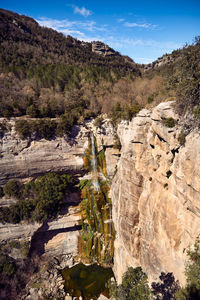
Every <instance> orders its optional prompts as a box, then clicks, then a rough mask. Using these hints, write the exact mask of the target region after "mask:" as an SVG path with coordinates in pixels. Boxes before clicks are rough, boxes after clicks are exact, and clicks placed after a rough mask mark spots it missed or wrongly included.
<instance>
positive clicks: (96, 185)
mask: <svg viewBox="0 0 200 300" xmlns="http://www.w3.org/2000/svg"><path fill="white" fill-rule="evenodd" d="M90 139H91V147H92V159H91V165H92V177H93V178H92V184H93V186H94V189H95V191H99V190H100V185H99V181H98V171H97V158H96V151H95V145H94V135H93V133H91V134H90Z"/></svg>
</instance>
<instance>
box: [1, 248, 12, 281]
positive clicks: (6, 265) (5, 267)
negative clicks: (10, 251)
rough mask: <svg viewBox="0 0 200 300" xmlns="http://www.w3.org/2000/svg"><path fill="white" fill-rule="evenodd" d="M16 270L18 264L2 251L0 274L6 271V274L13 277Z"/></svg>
mask: <svg viewBox="0 0 200 300" xmlns="http://www.w3.org/2000/svg"><path fill="white" fill-rule="evenodd" d="M15 271H16V266H15V263H14V261H13V260H12V259H11V258H10V257H9V256H8V255H5V254H3V253H0V274H2V273H4V274H5V275H7V276H9V277H11V276H12V275H14V273H15Z"/></svg>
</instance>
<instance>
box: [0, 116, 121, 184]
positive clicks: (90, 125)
mask: <svg viewBox="0 0 200 300" xmlns="http://www.w3.org/2000/svg"><path fill="white" fill-rule="evenodd" d="M15 120H16V119H11V120H10V121H6V122H7V126H8V127H9V130H8V131H7V132H5V134H4V135H3V137H2V138H1V137H0V185H2V184H4V183H6V182H7V181H8V180H9V179H12V178H15V179H19V178H25V179H26V178H30V177H32V176H37V175H39V174H44V173H47V172H75V173H80V172H81V171H82V170H83V155H84V151H85V149H86V148H87V146H88V135H89V132H90V130H92V131H93V132H94V134H95V136H96V137H97V140H98V145H99V146H101V145H102V141H104V143H105V145H106V146H108V147H107V151H106V156H107V169H108V173H109V175H110V176H112V175H113V173H114V165H115V164H116V159H117V157H116V156H114V154H115V152H116V150H112V146H113V142H114V131H113V127H112V125H111V124H110V122H109V120H106V119H105V120H104V123H103V124H102V127H101V129H99V128H97V127H96V126H95V125H94V120H92V121H90V122H89V121H88V122H85V123H84V124H82V125H77V126H74V128H73V130H72V133H71V136H70V137H69V136H65V137H62V138H60V137H56V138H55V139H52V140H45V139H41V140H33V139H26V140H21V139H20V138H19V136H18V135H17V133H16V131H15V126H14V125H15ZM1 122H5V120H4V119H3V118H0V123H1ZM110 147H111V148H110Z"/></svg>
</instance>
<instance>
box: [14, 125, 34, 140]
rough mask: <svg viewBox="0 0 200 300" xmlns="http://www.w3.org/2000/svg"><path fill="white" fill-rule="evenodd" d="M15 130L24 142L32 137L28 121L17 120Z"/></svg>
mask: <svg viewBox="0 0 200 300" xmlns="http://www.w3.org/2000/svg"><path fill="white" fill-rule="evenodd" d="M15 130H16V132H17V134H18V135H19V137H20V138H21V139H22V140H24V139H26V138H28V137H30V136H31V128H30V124H29V122H28V121H27V120H17V121H16V122H15Z"/></svg>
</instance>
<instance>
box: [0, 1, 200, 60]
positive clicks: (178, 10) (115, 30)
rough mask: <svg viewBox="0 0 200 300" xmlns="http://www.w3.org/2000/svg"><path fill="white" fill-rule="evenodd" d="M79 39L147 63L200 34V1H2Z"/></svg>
mask: <svg viewBox="0 0 200 300" xmlns="http://www.w3.org/2000/svg"><path fill="white" fill-rule="evenodd" d="M0 7H1V8H4V9H8V10H12V11H15V12H17V13H19V14H24V15H27V16H31V17H33V18H34V19H36V20H37V21H38V22H39V23H40V25H43V26H47V27H51V28H54V29H56V30H57V31H61V32H63V33H64V34H66V35H67V34H70V35H72V36H74V37H76V38H78V39H80V40H84V41H94V40H101V41H103V42H104V43H106V44H108V45H109V46H111V47H112V48H114V49H115V50H117V51H119V52H120V53H121V54H123V55H128V56H130V57H131V58H133V59H134V60H135V61H136V62H138V63H149V62H152V61H153V60H155V59H157V58H158V57H160V56H162V55H163V54H165V53H170V52H171V51H173V50H174V49H177V48H180V47H182V46H183V45H184V44H185V43H191V42H192V41H193V38H194V37H195V36H197V35H200V0H188V1H185V0H173V1H172V0H168V1H164V0H163V1H160V0H158V1H155V0H143V1H140V0H137V1H134V0H132V1H131V0H130V1H126V0H124V1H117V0H115V1H113V0H110V1H109V0H107V1H105V0H101V1H95V0H92V1H90V0H89V1H84V0H83V1H82V0H71V1H68V0H65V1H63V0H56V1H55V0H53V1H52V0H48V1H43V0H40V1H39V0H35V1H27V0H26V1H24V0H21V1H19V0H18V1H12V0H9V1H8V0H6V1H5V0H1V2H0Z"/></svg>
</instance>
